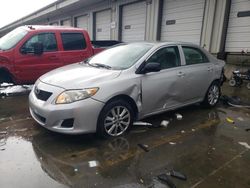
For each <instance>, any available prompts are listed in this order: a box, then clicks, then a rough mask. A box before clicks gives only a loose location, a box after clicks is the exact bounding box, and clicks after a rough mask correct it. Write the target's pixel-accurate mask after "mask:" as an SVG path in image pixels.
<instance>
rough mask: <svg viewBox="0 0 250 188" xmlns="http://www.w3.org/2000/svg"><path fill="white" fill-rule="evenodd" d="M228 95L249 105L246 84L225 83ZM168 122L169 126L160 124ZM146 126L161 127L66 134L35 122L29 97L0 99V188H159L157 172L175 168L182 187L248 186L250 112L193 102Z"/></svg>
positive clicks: (176, 180) (165, 114) (159, 117)
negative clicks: (119, 133) (111, 134)
mask: <svg viewBox="0 0 250 188" xmlns="http://www.w3.org/2000/svg"><path fill="white" fill-rule="evenodd" d="M223 94H227V95H231V96H233V95H235V96H240V97H242V98H244V99H245V100H247V101H249V100H250V90H247V89H245V88H244V87H242V88H240V89H239V88H231V87H228V86H227V85H226V86H224V87H223ZM175 113H180V114H182V116H183V119H182V120H177V119H176V117H175ZM227 118H229V119H230V120H233V121H234V123H231V122H230V121H228V119H227ZM162 120H167V121H170V123H169V125H168V126H167V127H157V126H158V125H160V124H161V122H162ZM145 121H146V122H149V123H152V124H153V125H154V126H156V127H154V128H153V127H143V126H136V127H133V128H132V129H131V131H130V132H129V133H128V134H127V135H125V136H123V137H119V138H116V139H108V140H103V139H100V138H97V137H96V136H95V135H80V136H67V135H61V134H56V133H52V132H49V131H47V130H46V129H44V128H42V127H41V126H39V125H38V124H37V123H36V122H35V121H34V120H32V119H31V117H30V115H29V112H28V97H27V95H22V96H13V97H3V98H0V164H1V165H0V187H1V188H34V187H36V188H40V187H41V188H44V187H49V188H50V187H51V188H54V187H55V188H57V187H58V188H61V187H101V188H105V187H117V188H118V187H119V188H125V187H126V188H132V187H139V188H140V187H152V188H153V187H155V188H161V187H167V186H166V185H165V184H164V182H161V181H160V180H158V179H157V175H159V174H162V173H166V172H168V171H169V170H171V169H174V170H176V171H178V172H181V173H183V174H185V175H186V176H187V181H182V180H178V179H176V178H172V177H169V179H171V181H172V182H173V183H174V184H175V185H176V187H178V188H179V187H180V188H181V187H183V188H186V187H191V188H196V187H197V188H201V187H202V188H204V187H205V188H206V187H208V188H211V187H213V188H217V187H218V188H219V187H220V188H221V187H227V188H231V187H232V188H247V187H250V175H249V169H250V149H249V145H250V131H246V129H248V128H250V109H245V108H235V107H230V106H226V105H224V104H222V103H220V104H219V105H218V106H217V107H216V108H212V109H206V108H203V107H201V106H199V105H193V106H190V107H187V108H183V109H181V110H177V111H172V112H167V113H164V114H161V115H157V116H153V117H151V118H148V119H145ZM239 142H242V143H241V144H239ZM138 144H144V145H147V146H148V150H149V151H148V152H145V151H144V150H143V149H142V148H140V147H138ZM247 144H249V145H247Z"/></svg>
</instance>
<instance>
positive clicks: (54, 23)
mask: <svg viewBox="0 0 250 188" xmlns="http://www.w3.org/2000/svg"><path fill="white" fill-rule="evenodd" d="M49 25H58V22H52V23H50V24H49Z"/></svg>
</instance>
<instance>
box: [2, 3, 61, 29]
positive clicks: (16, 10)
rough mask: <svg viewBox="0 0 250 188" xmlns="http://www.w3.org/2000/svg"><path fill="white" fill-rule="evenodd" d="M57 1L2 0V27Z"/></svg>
mask: <svg viewBox="0 0 250 188" xmlns="http://www.w3.org/2000/svg"><path fill="white" fill-rule="evenodd" d="M55 1H56V0H1V1H0V28H2V27H4V26H5V25H8V24H10V23H12V22H14V21H16V20H18V19H20V18H22V17H24V16H27V15H28V14H30V13H33V12H35V11H36V10H38V9H40V8H43V7H44V6H46V5H48V4H50V3H53V2H55Z"/></svg>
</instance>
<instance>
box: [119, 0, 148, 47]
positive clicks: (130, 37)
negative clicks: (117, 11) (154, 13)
mask: <svg viewBox="0 0 250 188" xmlns="http://www.w3.org/2000/svg"><path fill="white" fill-rule="evenodd" d="M145 26H146V2H145V1H142V2H138V3H133V4H128V5H124V6H123V7H122V28H121V32H122V33H121V36H122V41H124V42H134V41H143V40H145V29H146V28H145Z"/></svg>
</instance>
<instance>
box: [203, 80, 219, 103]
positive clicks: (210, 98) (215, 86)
mask: <svg viewBox="0 0 250 188" xmlns="http://www.w3.org/2000/svg"><path fill="white" fill-rule="evenodd" d="M220 95H221V90H220V84H219V83H218V82H213V83H212V84H211V85H210V87H209V88H208V91H207V93H206V96H205V99H204V101H203V104H204V105H205V106H208V107H213V106H215V105H216V104H217V103H218V102H219V98H220Z"/></svg>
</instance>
